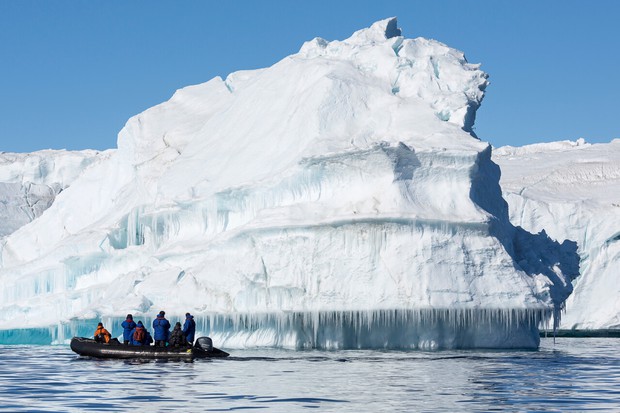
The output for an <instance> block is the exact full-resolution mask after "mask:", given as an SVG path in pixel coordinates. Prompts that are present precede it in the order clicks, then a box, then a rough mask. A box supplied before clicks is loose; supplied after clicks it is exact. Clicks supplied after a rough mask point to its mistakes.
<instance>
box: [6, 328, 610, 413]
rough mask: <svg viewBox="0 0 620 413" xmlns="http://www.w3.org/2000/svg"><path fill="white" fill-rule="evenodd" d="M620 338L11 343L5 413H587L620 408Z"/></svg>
mask: <svg viewBox="0 0 620 413" xmlns="http://www.w3.org/2000/svg"><path fill="white" fill-rule="evenodd" d="M618 350H620V339H576V338H570V339H558V342H557V344H556V345H555V346H553V344H552V341H551V339H549V340H545V339H543V346H542V347H541V349H540V350H539V351H534V352H514V351H513V352H511V351H499V352H493V351H469V352H467V351H454V352H390V351H337V352H319V351H302V352H297V351H282V350H255V351H247V350H246V351H234V352H233V356H231V357H229V358H228V359H225V360H195V361H193V362H187V361H163V360H156V361H154V360H150V361H149V360H97V359H87V358H80V357H78V356H76V355H75V354H74V353H72V352H71V351H70V350H69V349H68V347H36V346H30V347H29V346H16V347H13V346H0V411H3V412H4V411H6V412H8V411H11V412H20V411H22V412H24V411H29V412H31V411H93V412H94V411H130V410H136V409H141V410H142V409H148V410H151V411H167V410H170V411H181V410H185V411H230V410H239V409H251V410H268V411H270V412H278V411H281V412H290V411H300V410H305V409H317V408H318V409H322V410H327V411H338V412H366V411H373V412H375V411H446V412H448V411H450V412H454V411H464V410H465V411H502V410H504V411H532V410H536V411H585V410H592V409H603V410H613V409H615V408H616V406H620V393H619V391H618V387H619V386H618V385H619V384H620V356H619V354H620V352H619V351H618Z"/></svg>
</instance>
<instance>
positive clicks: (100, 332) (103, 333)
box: [94, 323, 112, 343]
mask: <svg viewBox="0 0 620 413" xmlns="http://www.w3.org/2000/svg"><path fill="white" fill-rule="evenodd" d="M94 336H95V341H96V342H98V343H109V342H110V338H112V334H110V332H109V331H108V330H106V329H105V328H104V327H103V323H99V324H97V330H95V334H94Z"/></svg>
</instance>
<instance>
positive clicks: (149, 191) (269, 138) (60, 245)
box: [0, 19, 576, 348]
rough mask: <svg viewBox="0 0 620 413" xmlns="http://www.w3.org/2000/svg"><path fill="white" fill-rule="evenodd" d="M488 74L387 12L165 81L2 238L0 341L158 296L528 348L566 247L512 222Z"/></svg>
mask: <svg viewBox="0 0 620 413" xmlns="http://www.w3.org/2000/svg"><path fill="white" fill-rule="evenodd" d="M486 86H487V76H486V74H485V73H483V72H482V71H481V70H480V69H479V67H478V65H473V64H470V63H468V62H467V61H466V59H465V57H464V55H463V54H462V53H461V52H459V51H457V50H454V49H451V48H449V47H447V46H446V45H444V44H442V43H439V42H437V41H434V40H427V39H423V38H417V39H407V38H404V37H403V36H401V31H400V29H398V28H397V23H396V19H387V20H383V21H379V22H377V23H375V24H373V25H372V26H371V27H370V28H367V29H364V30H360V31H358V32H356V33H354V34H353V35H352V36H351V37H350V38H349V39H346V40H343V41H331V42H328V41H326V40H323V39H319V38H316V39H314V40H312V41H309V42H307V43H305V44H304V45H303V46H302V48H301V50H300V52H299V53H297V54H294V55H292V56H289V57H286V58H285V59H283V60H281V61H280V62H278V63H276V64H274V65H273V66H271V67H269V68H266V69H261V70H254V71H241V72H236V73H233V74H231V75H229V76H228V77H227V78H226V79H225V80H223V79H221V78H214V79H212V80H210V81H208V82H206V83H204V84H201V85H196V86H190V87H187V88H184V89H181V90H179V91H177V92H176V93H175V94H174V96H173V97H172V98H171V99H170V100H169V101H167V102H164V103H162V104H160V105H158V106H155V107H153V108H151V109H149V110H147V111H145V112H144V113H141V114H139V115H137V116H135V117H133V118H131V119H130V120H129V121H128V122H127V124H126V125H125V127H124V128H123V130H121V132H120V133H119V136H118V149H117V150H116V151H115V152H114V153H113V154H112V155H111V156H110V157H109V158H107V159H105V160H104V161H101V162H99V163H97V164H96V165H94V166H92V167H90V168H88V169H87V170H84V171H83V172H82V173H81V174H80V176H79V177H78V178H77V179H76V180H75V181H74V182H73V183H72V185H71V186H70V187H69V188H68V189H67V190H65V191H63V192H62V193H61V194H59V195H58V196H57V197H56V199H55V202H54V203H53V204H52V205H51V206H50V207H49V209H47V210H46V211H45V213H44V214H42V215H41V216H40V217H39V218H37V219H36V220H34V221H33V222H32V223H30V224H28V225H25V226H23V227H21V228H20V229H18V230H17V231H15V232H13V233H12V234H11V235H10V236H8V237H6V238H5V239H4V240H3V244H2V247H1V259H2V261H1V266H2V269H1V270H0V279H1V283H0V300H1V301H0V303H1V304H0V329H1V330H3V332H0V340H2V341H4V342H20V341H28V340H31V341H37V342H55V343H61V342H66V340H67V339H69V338H70V337H71V336H72V335H89V334H91V332H90V331H89V328H91V327H94V326H95V324H94V323H95V322H96V321H98V320H99V319H102V320H104V322H105V323H107V324H106V325H107V326H108V327H109V328H112V330H113V331H115V332H116V333H120V332H119V331H118V328H119V323H120V321H121V320H122V318H123V317H124V315H125V314H126V313H133V314H134V318H137V319H140V318H142V319H143V320H144V321H147V322H148V321H150V320H151V319H152V316H154V314H156V313H157V312H158V311H159V310H161V309H165V310H166V312H167V314H168V315H170V316H171V318H172V320H173V321H174V320H176V318H177V317H179V318H182V316H183V315H184V314H185V312H186V311H189V312H192V313H194V314H195V315H196V318H197V320H198V330H199V333H200V334H208V335H211V336H212V337H213V338H214V339H215V340H216V342H217V343H218V344H219V346H221V347H235V346H238V347H243V346H259V345H260V346H285V347H293V348H315V347H318V348H471V347H536V346H537V345H538V327H539V326H540V325H541V323H546V322H547V321H548V320H549V319H550V317H551V316H552V315H553V314H555V315H556V316H557V315H558V312H559V310H560V309H561V306H562V303H563V302H564V301H565V299H566V297H567V296H568V295H569V294H570V291H571V288H572V287H571V284H570V279H571V277H572V276H574V272H575V271H576V269H575V257H576V254H575V251H574V249H573V248H572V246H571V245H561V244H558V243H556V242H555V241H553V240H551V239H550V238H548V237H547V236H546V235H545V234H530V233H528V232H526V231H524V230H522V229H520V228H515V227H513V226H512V225H511V224H510V222H509V220H508V209H507V205H506V203H505V201H504V200H503V198H502V196H501V190H500V187H499V177H500V174H499V168H498V167H497V165H495V164H494V163H493V162H492V161H491V148H490V146H489V145H488V144H486V143H484V142H481V141H480V140H478V139H477V138H476V137H475V136H474V134H473V129H472V128H473V124H474V118H475V113H476V109H477V108H478V106H479V105H480V102H481V101H482V98H483V93H484V89H485V87H486ZM28 337H30V338H28Z"/></svg>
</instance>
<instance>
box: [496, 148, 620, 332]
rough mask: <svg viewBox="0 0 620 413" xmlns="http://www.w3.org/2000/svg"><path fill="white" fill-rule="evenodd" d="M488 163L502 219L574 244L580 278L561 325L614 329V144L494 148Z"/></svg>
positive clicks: (619, 255) (619, 307) (618, 246)
mask: <svg viewBox="0 0 620 413" xmlns="http://www.w3.org/2000/svg"><path fill="white" fill-rule="evenodd" d="M493 159H494V160H495V162H497V163H498V164H499V165H500V166H501V169H502V179H501V186H502V188H503V190H504V196H505V198H506V200H507V201H508V203H509V205H510V219H511V221H512V222H513V223H514V224H515V225H519V226H521V227H523V228H524V229H525V230H527V231H532V232H539V231H543V230H544V231H545V232H546V233H547V234H549V236H550V237H552V238H553V239H556V240H563V241H562V242H573V243H576V245H577V247H578V253H579V256H580V259H581V261H580V266H581V275H580V276H579V277H578V278H576V279H575V281H574V285H575V291H574V293H573V295H571V296H570V297H569V298H568V300H567V302H566V314H565V315H564V316H563V317H562V324H561V327H562V328H566V329H570V328H578V329H600V328H620V300H619V299H618V297H620V284H619V283H618V281H617V277H618V274H619V273H620V198H619V194H620V191H619V189H620V140H618V139H616V140H614V141H612V142H611V143H608V144H596V145H591V144H588V143H586V142H585V141H584V140H583V139H579V140H578V141H576V142H571V141H563V142H553V143H544V144H536V145H528V146H524V147H519V148H514V147H502V148H499V149H497V150H495V151H494V154H493Z"/></svg>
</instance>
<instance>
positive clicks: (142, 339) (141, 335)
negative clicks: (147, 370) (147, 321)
mask: <svg viewBox="0 0 620 413" xmlns="http://www.w3.org/2000/svg"><path fill="white" fill-rule="evenodd" d="M129 337H130V340H129V341H130V343H131V345H132V346H148V345H149V344H151V343H152V342H153V338H152V337H151V334H150V333H149V332H148V330H147V329H146V328H145V327H144V324H142V321H138V324H136V327H135V328H134V329H133V330H131V333H130V334H129Z"/></svg>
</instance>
